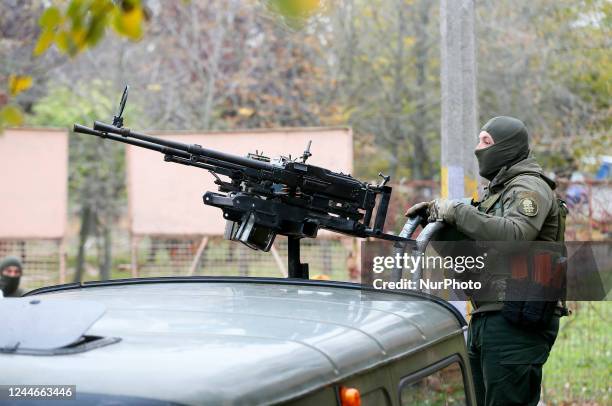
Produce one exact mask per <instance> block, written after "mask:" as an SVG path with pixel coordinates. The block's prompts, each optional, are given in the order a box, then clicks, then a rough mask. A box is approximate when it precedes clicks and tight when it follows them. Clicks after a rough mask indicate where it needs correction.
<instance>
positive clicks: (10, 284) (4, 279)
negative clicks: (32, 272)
mask: <svg viewBox="0 0 612 406" xmlns="http://www.w3.org/2000/svg"><path fill="white" fill-rule="evenodd" d="M9 266H16V267H18V268H19V269H23V267H22V265H21V261H20V260H19V258H17V257H5V258H4V259H2V261H0V289H1V290H2V292H3V293H4V296H10V295H12V294H13V293H14V292H15V291H16V290H17V288H18V287H19V279H21V278H20V277H12V276H6V275H4V274H3V273H2V271H3V270H4V268H8V267H9Z"/></svg>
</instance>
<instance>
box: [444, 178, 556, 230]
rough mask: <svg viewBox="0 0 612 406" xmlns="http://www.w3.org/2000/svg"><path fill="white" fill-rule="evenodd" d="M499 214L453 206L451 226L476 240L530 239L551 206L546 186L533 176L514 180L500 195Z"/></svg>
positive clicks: (550, 192) (472, 207)
mask: <svg viewBox="0 0 612 406" xmlns="http://www.w3.org/2000/svg"><path fill="white" fill-rule="evenodd" d="M501 199H502V202H501V204H502V205H503V216H502V217H498V216H493V215H491V214H485V213H483V212H480V211H478V209H477V208H476V207H474V206H470V205H465V204H459V205H457V206H455V207H454V220H455V226H456V227H457V229H458V230H459V231H461V232H462V233H464V234H465V235H467V236H468V237H470V238H472V239H474V240H477V241H518V240H522V241H533V240H535V239H536V238H537V236H538V234H539V232H540V230H541V229H542V225H543V224H544V221H545V220H546V216H547V215H548V212H549V211H550V209H551V207H552V202H553V196H552V191H551V190H550V188H549V187H548V185H546V184H544V182H543V181H542V180H541V179H539V178H536V177H534V176H520V177H518V178H516V179H514V180H513V181H512V182H511V183H510V184H509V185H508V186H506V189H505V190H504V192H503V195H502V197H501Z"/></svg>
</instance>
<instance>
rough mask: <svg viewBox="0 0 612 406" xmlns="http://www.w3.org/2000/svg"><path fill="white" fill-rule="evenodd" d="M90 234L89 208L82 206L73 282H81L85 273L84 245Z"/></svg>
mask: <svg viewBox="0 0 612 406" xmlns="http://www.w3.org/2000/svg"><path fill="white" fill-rule="evenodd" d="M90 232H91V207H89V205H85V206H83V208H82V209H81V231H80V232H79V253H78V255H77V263H76V271H75V273H74V282H81V280H82V279H83V272H84V271H85V243H86V242H87V237H89V233H90Z"/></svg>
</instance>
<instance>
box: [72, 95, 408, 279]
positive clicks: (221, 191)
mask: <svg viewBox="0 0 612 406" xmlns="http://www.w3.org/2000/svg"><path fill="white" fill-rule="evenodd" d="M127 94H128V87H127V86H126V88H125V90H124V92H123V96H122V98H121V102H120V106H119V109H118V113H117V114H118V115H117V116H115V117H114V118H113V124H106V123H103V122H100V121H95V122H94V125H93V127H92V128H90V127H86V126H82V125H79V124H75V125H74V132H77V133H82V134H89V135H94V136H97V137H100V138H105V139H109V140H112V141H117V142H121V143H124V144H130V145H134V146H137V147H141V148H146V149H150V150H152V151H157V152H160V153H162V154H164V160H165V161H166V162H173V163H178V164H181V165H188V166H193V167H196V168H200V169H204V170H207V171H209V172H210V173H211V174H212V175H213V176H214V177H215V184H216V185H217V186H218V192H210V191H207V192H205V193H204V196H203V202H204V204H206V205H209V206H214V207H218V208H220V209H221V210H222V211H223V217H224V218H225V220H226V221H227V223H226V230H225V238H226V239H229V240H233V241H239V242H241V243H243V244H245V245H247V246H248V247H250V248H252V249H255V250H261V251H268V250H270V247H271V246H272V243H273V242H274V239H275V237H276V235H279V234H280V235H284V236H286V237H287V238H288V257H289V259H288V273H289V277H294V278H308V265H307V264H302V263H301V262H300V240H301V239H302V238H316V237H317V233H318V231H319V230H320V229H326V230H330V231H333V232H337V233H341V234H345V235H350V236H354V237H361V238H367V237H373V238H380V239H385V240H391V241H406V240H407V239H406V238H405V237H400V236H396V235H392V234H387V233H384V231H383V227H384V224H385V219H386V215H387V209H388V207H389V200H390V197H391V190H392V188H391V187H390V186H386V182H387V181H388V180H389V178H388V177H385V176H383V175H382V174H381V177H383V182H381V183H380V184H378V185H376V184H370V183H367V182H361V181H359V180H357V179H355V178H353V177H352V176H351V175H349V174H343V173H337V172H333V171H330V170H328V169H325V168H321V167H318V166H314V165H309V164H306V160H307V159H308V158H309V157H310V156H311V155H312V154H311V152H310V146H311V143H310V142H309V143H308V146H307V147H306V149H305V151H304V153H303V154H302V155H301V156H300V157H299V158H297V159H291V158H290V157H280V158H277V159H272V158H270V157H266V156H264V155H263V154H260V153H256V154H249V155H248V156H247V157H241V156H237V155H232V154H228V153H225V152H220V151H215V150H211V149H207V148H204V147H202V146H201V145H197V144H185V143H181V142H176V141H170V140H166V139H160V138H157V137H153V136H150V135H146V134H142V133H139V132H135V131H132V130H130V129H129V128H124V127H123V117H122V113H123V109H124V107H125V102H126V100H127ZM221 176H222V177H224V178H226V179H222V178H221Z"/></svg>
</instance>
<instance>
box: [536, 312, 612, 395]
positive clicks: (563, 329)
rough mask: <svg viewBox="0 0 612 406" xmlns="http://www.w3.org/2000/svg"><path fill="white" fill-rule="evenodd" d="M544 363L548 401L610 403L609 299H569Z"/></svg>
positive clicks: (611, 319) (611, 324) (611, 321)
mask: <svg viewBox="0 0 612 406" xmlns="http://www.w3.org/2000/svg"><path fill="white" fill-rule="evenodd" d="M569 307H570V308H571V309H572V315H571V316H569V317H563V318H562V319H561V326H560V329H559V335H558V336H557V341H556V343H555V345H554V346H553V350H552V352H551V354H550V357H549V359H548V361H547V363H546V364H545V365H544V382H543V385H542V387H543V391H542V400H543V402H544V403H546V404H547V405H590V406H604V405H610V404H612V380H611V379H610V377H611V376H612V361H611V359H612V347H611V346H610V342H611V339H612V303H610V302H571V303H569Z"/></svg>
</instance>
